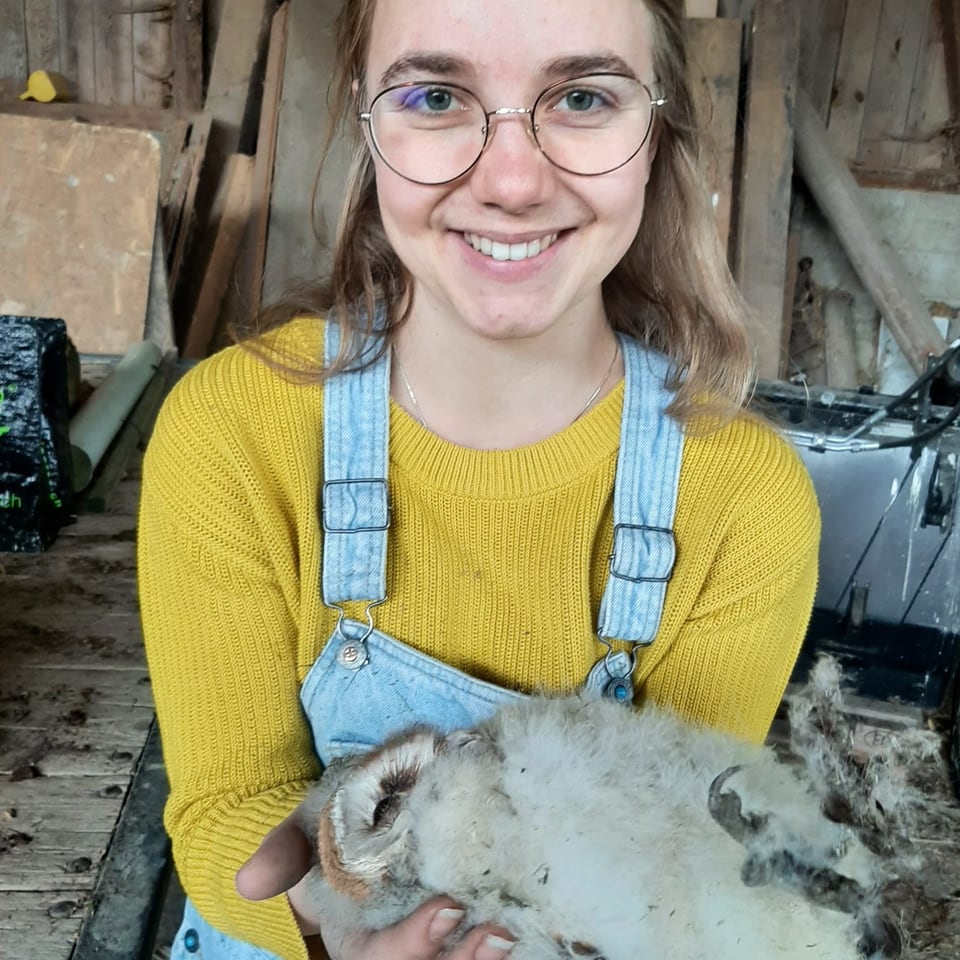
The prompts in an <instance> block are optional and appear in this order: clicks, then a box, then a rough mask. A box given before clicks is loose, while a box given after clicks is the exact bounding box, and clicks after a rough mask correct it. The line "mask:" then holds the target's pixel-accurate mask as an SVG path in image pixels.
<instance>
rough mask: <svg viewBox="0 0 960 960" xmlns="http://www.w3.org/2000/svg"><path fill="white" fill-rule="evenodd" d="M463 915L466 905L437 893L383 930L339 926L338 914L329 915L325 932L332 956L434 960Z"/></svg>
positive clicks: (342, 959) (394, 959)
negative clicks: (463, 907) (345, 928)
mask: <svg viewBox="0 0 960 960" xmlns="http://www.w3.org/2000/svg"><path fill="white" fill-rule="evenodd" d="M463 917H464V911H463V909H462V908H461V907H460V906H459V905H457V904H456V903H454V902H453V900H451V899H450V898H449V897H437V898H435V899H433V900H429V901H427V902H426V903H424V904H421V906H419V907H418V908H417V909H416V910H415V911H414V912H413V913H411V914H410V916H408V917H405V918H404V919H403V920H401V921H399V922H398V923H395V924H393V925H392V926H390V927H386V928H385V929H383V930H378V931H371V930H364V931H356V930H343V929H338V928H337V923H336V918H335V917H327V918H325V921H324V924H323V931H322V934H323V939H324V942H325V943H326V944H327V947H328V948H329V950H330V956H331V957H337V958H339V960H353V958H356V960H359V958H361V957H362V958H363V960H434V958H435V957H439V956H440V955H441V953H442V952H443V949H444V946H445V943H446V940H447V938H448V937H449V936H450V935H451V934H452V933H454V931H455V930H456V929H457V928H458V927H459V926H460V925H461V923H462V922H463Z"/></svg>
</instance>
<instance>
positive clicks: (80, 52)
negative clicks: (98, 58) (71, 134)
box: [59, 0, 97, 103]
mask: <svg viewBox="0 0 960 960" xmlns="http://www.w3.org/2000/svg"><path fill="white" fill-rule="evenodd" d="M59 6H60V70H61V72H62V73H63V75H64V76H65V77H66V78H67V80H69V81H70V84H71V86H72V87H73V92H74V95H75V99H76V100H77V101H78V102H80V103H89V102H90V101H91V100H94V99H95V98H96V92H97V82H96V69H95V68H96V64H95V62H94V49H95V43H96V41H95V39H94V35H93V8H92V6H91V4H90V0H60V4H59Z"/></svg>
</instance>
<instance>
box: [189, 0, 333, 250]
mask: <svg viewBox="0 0 960 960" xmlns="http://www.w3.org/2000/svg"><path fill="white" fill-rule="evenodd" d="M274 6H275V3H274V2H272V0H226V2H225V3H224V5H223V15H222V19H221V22H220V32H219V34H218V36H217V43H216V47H215V48H214V52H213V61H212V63H211V66H210V80H209V82H208V84H207V95H206V100H205V102H204V107H205V109H206V110H207V111H208V112H209V113H210V115H211V117H212V125H211V129H210V137H209V142H208V144H207V152H206V160H205V163H204V167H203V171H202V174H201V182H200V189H199V191H198V209H197V223H198V225H199V229H200V231H201V233H205V232H206V231H207V227H208V221H209V217H210V211H211V208H212V201H213V198H214V197H215V196H216V194H217V190H218V189H219V187H220V184H221V182H222V178H223V176H224V172H225V168H226V164H227V161H228V159H229V158H230V157H231V156H233V154H235V153H237V152H238V151H240V150H242V149H244V148H245V147H246V145H245V144H243V143H242V142H241V135H242V134H243V133H244V132H245V131H244V129H243V128H244V118H245V117H246V116H247V113H248V104H249V102H250V99H251V96H252V95H258V94H259V89H256V94H254V90H255V88H258V87H259V84H258V80H259V78H260V77H261V76H262V67H263V55H264V53H265V51H266V45H267V37H268V33H269V30H270V17H271V15H272V13H273V9H274ZM314 66H315V67H316V64H314ZM319 76H323V74H322V72H320V71H318V72H317V73H316V74H315V75H314V84H316V82H317V77H319ZM250 132H251V134H252V132H253V131H252V130H251V131H250ZM212 243H213V236H212V234H211V235H210V236H209V238H208V240H207V241H206V245H205V246H203V248H202V250H201V262H203V261H205V260H206V259H207V257H208V256H209V253H210V250H211V248H212Z"/></svg>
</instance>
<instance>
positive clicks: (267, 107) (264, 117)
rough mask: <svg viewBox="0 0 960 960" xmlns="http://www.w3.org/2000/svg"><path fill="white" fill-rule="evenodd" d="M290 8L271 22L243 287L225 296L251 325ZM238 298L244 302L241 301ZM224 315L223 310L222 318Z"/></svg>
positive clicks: (263, 252) (262, 259) (241, 268)
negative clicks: (237, 295) (235, 293)
mask: <svg viewBox="0 0 960 960" xmlns="http://www.w3.org/2000/svg"><path fill="white" fill-rule="evenodd" d="M289 12H290V4H289V3H283V4H282V5H281V6H280V7H279V9H278V10H277V12H276V13H275V14H274V16H273V21H272V22H271V24H270V44H269V46H268V48H267V67H266V70H265V72H264V78H263V100H262V102H261V106H260V128H259V131H258V133H257V153H256V157H255V159H254V166H253V182H252V184H251V187H250V228H249V230H248V231H247V235H246V237H245V238H244V243H243V249H242V250H241V253H240V258H239V261H238V266H237V279H238V281H239V286H242V290H241V295H240V296H239V297H227V298H226V299H225V304H226V305H227V310H229V311H231V312H230V313H229V314H228V316H231V317H240V318H242V319H241V324H242V325H244V326H248V327H249V325H250V324H252V322H253V320H254V318H255V317H256V315H257V313H258V312H259V310H260V304H261V299H262V295H263V287H262V284H263V270H264V265H265V263H266V258H267V230H268V227H269V223H270V194H271V191H272V188H273V165H274V162H275V160H276V155H277V129H278V126H279V122H280V97H281V95H282V93H283V68H284V62H285V60H286V53H287V21H288V15H289ZM238 300H239V301H240V302H237V301H238ZM223 315H224V314H223V311H221V318H222V317H223Z"/></svg>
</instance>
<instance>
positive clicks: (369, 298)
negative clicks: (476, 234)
mask: <svg viewBox="0 0 960 960" xmlns="http://www.w3.org/2000/svg"><path fill="white" fill-rule="evenodd" d="M637 2H641V0H637ZM642 2H643V3H645V5H646V7H647V9H648V10H649V12H650V15H651V17H650V19H651V22H652V24H653V38H652V40H653V43H652V47H653V66H654V70H655V73H656V76H657V77H658V78H659V80H660V83H661V88H662V90H663V92H664V95H665V96H666V98H667V102H666V104H665V106H664V107H662V108H661V109H658V111H657V113H656V116H655V124H656V125H655V128H654V131H653V134H652V135H653V136H655V137H656V138H657V150H656V156H655V157H654V159H653V163H652V168H651V173H650V179H649V182H648V185H647V192H646V199H645V211H644V215H643V219H642V222H641V225H640V229H639V231H638V232H637V236H636V238H635V239H634V242H633V244H632V245H631V247H630V249H629V250H628V251H627V253H626V254H625V255H624V257H623V258H622V259H621V260H620V262H619V263H618V264H617V265H616V266H615V267H614V268H613V270H612V271H611V273H610V274H609V276H608V277H607V278H606V279H605V280H604V282H603V288H602V289H603V299H604V305H605V308H606V312H607V317H608V319H609V321H610V324H611V325H612V327H613V328H614V329H616V330H619V331H622V332H624V333H628V334H631V335H632V336H634V337H636V338H637V339H638V340H640V341H642V342H643V343H646V344H648V345H650V346H652V347H654V348H656V349H658V350H660V351H662V352H663V353H665V354H666V355H667V356H669V357H670V358H671V360H672V361H673V364H674V369H675V371H676V375H675V378H674V382H673V383H672V384H671V386H673V387H674V388H675V389H676V391H677V392H676V396H675V400H674V402H673V404H672V405H671V407H670V413H671V414H672V415H673V416H674V417H675V418H676V419H677V420H679V421H680V422H682V423H687V424H689V423H690V422H691V420H692V419H693V418H694V416H701V415H703V414H705V413H706V414H709V415H710V416H709V419H710V420H711V421H713V422H716V421H717V417H718V416H719V419H720V421H721V422H722V420H724V419H726V417H727V416H729V415H732V413H733V412H735V411H736V410H737V409H739V408H740V407H742V405H743V404H744V403H745V401H746V399H747V397H748V394H749V390H750V385H751V383H752V375H751V374H752V370H751V359H750V350H749V345H748V340H747V333H746V327H745V321H746V317H747V315H748V310H747V307H746V305H745V304H744V301H743V299H742V297H741V296H740V293H739V291H738V290H737V288H736V285H735V284H734V282H733V278H732V277H731V275H730V271H729V268H728V265H727V259H726V252H725V250H724V249H723V247H722V245H721V243H720V239H719V236H718V233H717V229H716V225H715V221H714V216H713V211H712V209H711V207H710V204H709V200H708V198H707V194H706V191H705V188H704V186H703V183H704V175H703V170H702V167H701V142H700V134H699V131H698V128H697V120H696V111H695V106H694V102H693V99H692V96H691V93H690V88H689V85H688V81H687V54H686V39H685V29H684V18H683V11H682V2H681V0H642ZM375 9H376V0H346V2H345V3H344V5H343V8H342V10H341V12H340V15H339V17H338V20H337V38H336V49H337V63H336V73H335V77H334V84H333V87H332V89H331V94H332V96H331V111H332V114H333V123H332V124H331V127H330V129H331V134H330V139H329V140H328V142H327V144H326V147H325V149H324V156H326V153H327V151H328V150H329V147H330V143H331V142H332V139H333V137H334V136H336V135H337V133H338V132H342V133H344V134H346V135H347V136H349V137H351V138H352V141H353V157H352V162H351V166H350V174H349V178H348V182H347V187H346V196H345V200H344V204H343V209H342V212H341V216H340V221H339V224H338V226H337V235H336V243H335V248H334V252H333V262H332V267H331V270H330V273H329V275H328V276H327V277H326V278H324V279H322V280H320V281H318V282H316V283H313V284H309V285H306V286H301V287H300V288H298V289H296V290H292V291H290V292H289V294H288V295H287V296H286V297H285V298H284V299H283V300H282V301H281V302H279V303H278V304H276V305H275V306H273V307H270V308H268V309H267V310H266V311H265V312H264V314H263V315H262V317H261V324H260V327H261V329H262V328H263V327H264V326H266V327H270V326H275V325H277V324H278V323H280V322H282V321H285V320H288V319H290V318H291V317H293V316H295V315H297V314H303V313H315V314H317V315H320V316H322V315H325V314H328V313H329V312H330V311H334V312H335V314H336V318H337V321H338V323H339V324H340V327H341V330H342V332H343V335H342V337H341V351H340V355H339V356H338V357H337V359H336V361H335V362H334V363H333V364H331V365H330V366H329V367H328V368H326V369H325V370H320V371H316V373H317V374H319V376H321V377H325V376H331V375H333V374H335V373H337V372H339V371H340V370H342V369H344V368H345V367H348V366H350V365H351V364H352V363H354V362H355V361H356V359H357V357H358V352H359V349H360V346H361V344H362V342H363V339H364V337H365V335H366V334H368V333H369V332H370V330H371V328H372V324H373V317H374V314H375V309H376V307H377V305H381V307H382V309H383V310H384V311H385V316H386V322H387V328H388V331H389V330H390V329H394V328H396V327H397V326H399V325H400V324H402V323H403V322H404V321H405V320H406V317H407V311H408V307H407V306H405V305H406V304H408V303H409V298H408V297H407V296H406V293H407V290H408V286H409V283H410V276H409V274H408V272H407V270H406V268H405V267H404V266H403V264H402V263H401V262H400V260H399V258H398V257H397V255H396V253H395V252H394V251H393V249H392V247H391V246H390V244H389V242H388V240H387V237H386V235H385V233H384V230H383V225H382V223H381V220H380V213H379V208H378V203H377V191H376V182H375V180H374V168H373V160H372V158H371V156H370V152H369V150H368V148H367V145H366V143H365V141H364V139H363V137H362V135H361V133H360V130H359V124H357V123H356V122H355V114H356V102H357V91H358V90H359V91H362V90H363V87H364V69H365V65H366V58H367V50H368V46H369V41H370V30H371V24H372V21H373V14H374V11H375ZM321 163H322V161H321Z"/></svg>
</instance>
